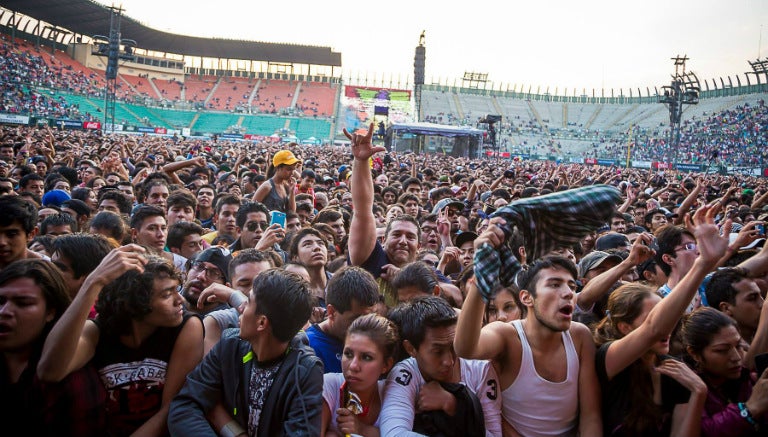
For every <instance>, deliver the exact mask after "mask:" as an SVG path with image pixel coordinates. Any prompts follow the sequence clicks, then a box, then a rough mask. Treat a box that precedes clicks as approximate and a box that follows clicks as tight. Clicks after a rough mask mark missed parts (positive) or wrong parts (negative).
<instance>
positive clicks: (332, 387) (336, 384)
mask: <svg viewBox="0 0 768 437" xmlns="http://www.w3.org/2000/svg"><path fill="white" fill-rule="evenodd" d="M384 382H385V381H379V382H378V384H379V399H382V400H383V399H384ZM342 384H344V374H342V373H326V374H325V375H323V401H325V404H326V405H327V406H328V409H329V410H331V422H330V423H329V424H328V429H329V430H331V431H334V432H336V433H337V434H340V431H339V428H338V424H337V423H336V417H337V414H336V409H337V408H339V407H340V405H341V404H340V403H339V398H340V397H341V385H342ZM380 421H381V413H379V417H377V418H376V422H374V424H373V426H375V427H377V428H378V427H379V422H380Z"/></svg>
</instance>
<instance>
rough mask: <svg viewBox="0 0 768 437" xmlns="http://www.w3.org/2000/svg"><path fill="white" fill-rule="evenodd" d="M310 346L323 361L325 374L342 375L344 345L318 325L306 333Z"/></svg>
mask: <svg viewBox="0 0 768 437" xmlns="http://www.w3.org/2000/svg"><path fill="white" fill-rule="evenodd" d="M305 332H306V334H307V338H308V339H309V345H310V346H311V347H312V349H314V350H315V355H317V356H318V357H319V358H320V359H321V360H322V361H323V367H325V370H324V372H325V373H341V354H342V352H344V343H342V342H340V341H339V340H337V339H335V338H333V337H331V336H330V335H328V334H326V333H325V332H323V330H322V329H320V328H319V327H318V326H317V325H312V326H310V327H309V328H307V330H306V331H305Z"/></svg>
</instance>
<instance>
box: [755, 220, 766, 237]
mask: <svg viewBox="0 0 768 437" xmlns="http://www.w3.org/2000/svg"><path fill="white" fill-rule="evenodd" d="M755 229H757V232H759V233H760V235H761V236H765V224H764V223H763V224H759V225H755Z"/></svg>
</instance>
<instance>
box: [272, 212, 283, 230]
mask: <svg viewBox="0 0 768 437" xmlns="http://www.w3.org/2000/svg"><path fill="white" fill-rule="evenodd" d="M269 224H270V225H274V224H278V225H280V227H281V228H283V229H285V213H284V212H282V211H270V213H269Z"/></svg>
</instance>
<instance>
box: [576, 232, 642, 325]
mask: <svg viewBox="0 0 768 437" xmlns="http://www.w3.org/2000/svg"><path fill="white" fill-rule="evenodd" d="M652 241H653V236H652V235H651V234H649V233H643V234H640V235H639V236H638V237H637V239H636V240H635V242H634V244H632V250H630V252H629V256H628V257H627V259H625V260H624V261H622V262H621V263H619V264H618V265H616V266H615V267H613V268H611V269H609V270H607V271H605V272H603V273H601V274H599V275H598V276H596V277H594V278H592V279H591V280H590V281H589V282H587V285H585V286H584V289H582V290H581V292H579V293H577V294H576V296H575V298H574V299H575V302H576V305H578V306H579V308H581V309H582V310H588V309H589V308H591V307H592V305H593V304H594V303H595V302H597V301H598V300H600V298H602V297H603V296H604V295H605V294H606V293H608V291H609V290H610V289H611V287H612V286H613V284H615V283H616V281H618V280H619V279H621V277H622V276H624V274H625V273H627V272H628V271H629V270H630V269H631V268H632V267H634V266H636V265H638V264H641V263H643V262H645V261H646V260H647V259H649V258H650V257H652V256H653V255H654V253H653V250H652V249H651V248H650V247H648V245H650V244H651V242H652Z"/></svg>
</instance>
